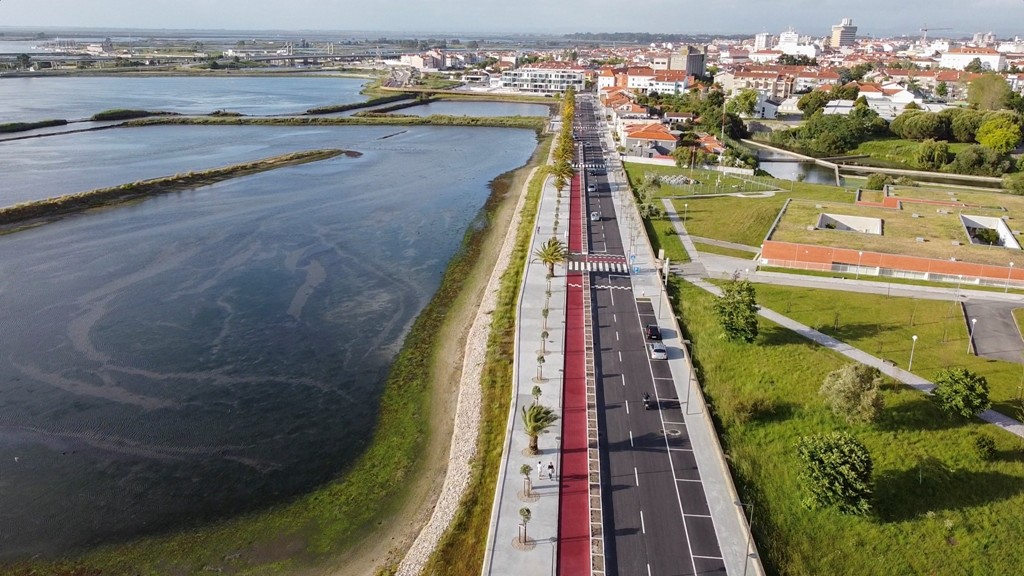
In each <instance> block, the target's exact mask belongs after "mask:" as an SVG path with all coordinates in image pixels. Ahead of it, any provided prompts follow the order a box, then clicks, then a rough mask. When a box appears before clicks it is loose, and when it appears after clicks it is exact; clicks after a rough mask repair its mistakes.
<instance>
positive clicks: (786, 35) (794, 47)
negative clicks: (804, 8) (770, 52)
mask: <svg viewBox="0 0 1024 576" xmlns="http://www.w3.org/2000/svg"><path fill="white" fill-rule="evenodd" d="M775 49H776V50H778V51H779V52H782V53H783V54H787V55H789V56H806V57H808V58H817V57H818V47H817V46H814V45H813V44H801V43H800V35H799V34H797V33H796V32H794V31H793V30H792V29H790V30H787V31H785V32H783V33H782V34H779V43H778V44H776V45H775ZM751 59H753V58H751Z"/></svg>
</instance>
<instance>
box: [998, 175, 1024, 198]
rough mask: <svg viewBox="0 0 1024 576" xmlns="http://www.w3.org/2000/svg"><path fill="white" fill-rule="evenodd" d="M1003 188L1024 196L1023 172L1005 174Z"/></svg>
mask: <svg viewBox="0 0 1024 576" xmlns="http://www.w3.org/2000/svg"><path fill="white" fill-rule="evenodd" d="M1003 189H1004V190H1006V191H1008V192H1010V193H1011V194H1018V195H1022V196H1024V174H1021V173H1018V174H1007V175H1006V176H1003Z"/></svg>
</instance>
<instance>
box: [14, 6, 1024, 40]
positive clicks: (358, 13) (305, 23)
mask: <svg viewBox="0 0 1024 576" xmlns="http://www.w3.org/2000/svg"><path fill="white" fill-rule="evenodd" d="M842 18H852V19H853V23H854V25H856V26H858V28H859V30H858V35H859V36H872V37H880V36H890V35H900V34H906V35H910V36H917V35H919V34H920V32H919V29H920V28H922V27H930V28H951V29H952V30H948V31H946V30H943V31H935V32H933V33H931V34H929V35H930V36H935V35H950V36H964V35H970V34H973V33H975V32H989V31H991V32H995V33H996V34H997V35H999V36H1000V37H1006V38H1011V37H1014V36H1018V35H1019V36H1021V37H1024V0H967V1H964V0H955V1H954V0H858V1H856V2H851V1H850V0H776V1H774V2H771V1H765V0H702V1H700V2H697V1H694V0H643V1H642V2H625V1H623V0H373V1H357V0H0V29H2V28H6V27H35V26H38V27H51V28H52V27H69V28H71V27H74V28H105V29H110V28H150V29H161V28H164V29H225V30H339V31H394V32H406V33H411V32H413V33H424V32H435V33H439V34H440V33H447V34H453V35H465V36H467V37H468V36H472V35H473V34H474V33H479V34H485V33H492V32H493V33H508V32H521V33H537V34H551V33H567V32H662V33H709V34H754V33H757V32H771V33H774V34H778V33H779V32H782V31H785V30H786V29H788V28H790V27H792V28H793V29H794V30H795V31H797V32H799V33H800V34H802V35H809V36H815V37H819V36H826V35H828V34H829V32H830V30H831V26H832V25H833V24H838V23H839V21H840V20H841V19H842Z"/></svg>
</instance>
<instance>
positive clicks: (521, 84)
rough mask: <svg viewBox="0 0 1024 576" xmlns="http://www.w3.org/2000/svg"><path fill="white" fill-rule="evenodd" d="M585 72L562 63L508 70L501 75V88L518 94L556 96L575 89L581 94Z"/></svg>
mask: <svg viewBox="0 0 1024 576" xmlns="http://www.w3.org/2000/svg"><path fill="white" fill-rule="evenodd" d="M583 86H584V70H583V69H582V68H579V67H577V66H571V65H566V64H564V63H561V62H545V63H543V64H542V63H537V64H532V65H529V66H524V67H522V68H519V69H516V70H508V71H506V72H505V73H504V74H502V75H501V87H502V88H504V89H506V90H514V91H516V92H532V93H537V94H555V93H557V92H565V91H566V90H568V89H569V88H573V89H574V90H576V91H577V92H581V91H582V90H583Z"/></svg>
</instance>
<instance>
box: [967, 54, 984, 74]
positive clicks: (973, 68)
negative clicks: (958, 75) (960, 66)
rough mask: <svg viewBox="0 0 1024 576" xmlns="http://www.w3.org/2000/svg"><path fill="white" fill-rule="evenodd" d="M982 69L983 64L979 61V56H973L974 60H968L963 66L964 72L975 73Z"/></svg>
mask: <svg viewBox="0 0 1024 576" xmlns="http://www.w3.org/2000/svg"><path fill="white" fill-rule="evenodd" d="M984 71H985V65H984V64H982V63H981V58H975V59H974V60H971V61H970V62H968V63H967V65H966V66H964V72H974V73H975V74H977V73H978V72H984Z"/></svg>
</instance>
